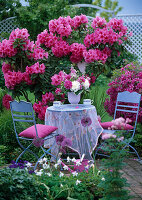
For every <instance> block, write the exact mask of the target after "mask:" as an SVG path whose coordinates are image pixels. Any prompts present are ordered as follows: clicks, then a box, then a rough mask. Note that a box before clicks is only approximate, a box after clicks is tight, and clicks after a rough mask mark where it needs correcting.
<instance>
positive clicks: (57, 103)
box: [53, 101, 62, 107]
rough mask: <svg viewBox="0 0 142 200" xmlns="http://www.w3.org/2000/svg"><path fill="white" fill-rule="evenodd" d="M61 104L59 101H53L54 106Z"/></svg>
mask: <svg viewBox="0 0 142 200" xmlns="http://www.w3.org/2000/svg"><path fill="white" fill-rule="evenodd" d="M61 105H62V103H61V101H53V106H54V107H59V106H61Z"/></svg>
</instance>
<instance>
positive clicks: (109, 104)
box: [104, 63, 142, 122]
mask: <svg viewBox="0 0 142 200" xmlns="http://www.w3.org/2000/svg"><path fill="white" fill-rule="evenodd" d="M141 69H142V66H139V65H134V64H133V63H130V64H128V65H126V66H125V67H122V68H121V69H118V70H115V71H114V73H113V77H112V81H111V82H110V83H109V84H108V85H109V89H108V90H107V94H108V95H109V98H106V100H105V104H104V106H105V109H106V111H107V112H108V113H109V114H110V115H111V116H113V114H114V110H115V104H116V98H117V94H118V92H123V91H129V92H134V91H135V92H137V93H140V94H142V89H141V88H142V71H141ZM117 117H119V116H118V115H117ZM124 117H125V116H124ZM133 117H135V115H133V114H130V115H129V118H130V119H132V120H133ZM138 122H142V106H140V110H139V116H138Z"/></svg>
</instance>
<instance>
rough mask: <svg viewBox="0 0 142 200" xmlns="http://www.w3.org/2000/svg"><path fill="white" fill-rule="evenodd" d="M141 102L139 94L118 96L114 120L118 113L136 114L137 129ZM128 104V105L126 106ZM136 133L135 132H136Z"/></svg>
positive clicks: (127, 93) (120, 94)
mask: <svg viewBox="0 0 142 200" xmlns="http://www.w3.org/2000/svg"><path fill="white" fill-rule="evenodd" d="M140 101H141V94H139V93H137V92H128V91H124V92H120V93H118V95H117V100H116V106H115V112H114V119H115V118H116V113H117V112H125V113H134V114H135V126H134V129H135V128H136V124H137V119H138V113H139V107H140ZM125 103H126V104H125ZM134 131H135V130H134Z"/></svg>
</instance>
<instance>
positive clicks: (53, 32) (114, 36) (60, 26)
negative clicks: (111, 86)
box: [37, 15, 131, 64]
mask: <svg viewBox="0 0 142 200" xmlns="http://www.w3.org/2000/svg"><path fill="white" fill-rule="evenodd" d="M87 23H88V20H87V17H86V16H85V15H80V16H75V17H74V18H71V17H70V16H67V17H59V18H58V19H55V20H51V21H50V22H49V33H48V31H47V30H44V31H43V32H42V33H41V34H39V35H38V37H37V43H38V44H44V45H45V46H46V47H47V48H51V49H52V53H53V54H54V55H55V56H56V57H63V56H67V55H69V56H70V61H71V62H73V63H78V62H81V61H83V60H85V61H86V62H87V63H91V62H102V63H103V64H104V63H106V62H107V60H108V58H109V57H111V56H112V50H113V51H116V52H117V53H118V56H119V55H120V51H119V46H121V45H122V44H123V42H124V41H126V40H127V39H128V37H129V36H130V35H131V34H128V33H127V27H126V26H124V25H123V21H122V20H121V19H111V20H110V21H109V22H106V20H105V19H104V18H101V17H96V18H94V20H93V22H92V24H91V26H92V30H91V29H89V30H88V29H87ZM80 29H81V30H83V31H84V38H82V41H83V39H84V41H83V42H82V43H77V42H74V41H76V34H75V32H77V31H78V33H79V32H80ZM82 37H83V36H82ZM63 41H64V42H63ZM71 41H72V43H71Z"/></svg>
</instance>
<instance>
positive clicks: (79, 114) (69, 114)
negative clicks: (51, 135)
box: [44, 104, 103, 160]
mask: <svg viewBox="0 0 142 200" xmlns="http://www.w3.org/2000/svg"><path fill="white" fill-rule="evenodd" d="M45 124H46V125H50V126H57V127H58V129H57V130H56V131H57V133H58V134H61V135H64V136H65V137H66V138H69V139H70V140H71V141H72V146H71V148H72V149H74V150H75V151H77V152H78V154H79V156H80V157H81V156H82V155H83V154H85V157H84V158H86V159H88V160H93V159H92V156H91V154H92V152H93V150H94V149H95V147H96V145H97V142H98V138H99V136H100V134H101V133H102V131H103V128H102V127H101V126H100V124H99V122H98V118H97V112H96V108H95V106H93V105H84V104H76V105H75V104H74V105H73V104H64V105H60V106H58V107H54V106H50V107H48V108H47V110H46V113H45ZM53 142H54V139H50V140H48V141H45V143H44V147H45V148H46V147H49V146H50V144H52V143H53ZM58 150H59V147H58V145H55V146H54V148H52V154H54V155H57V154H58Z"/></svg>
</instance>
